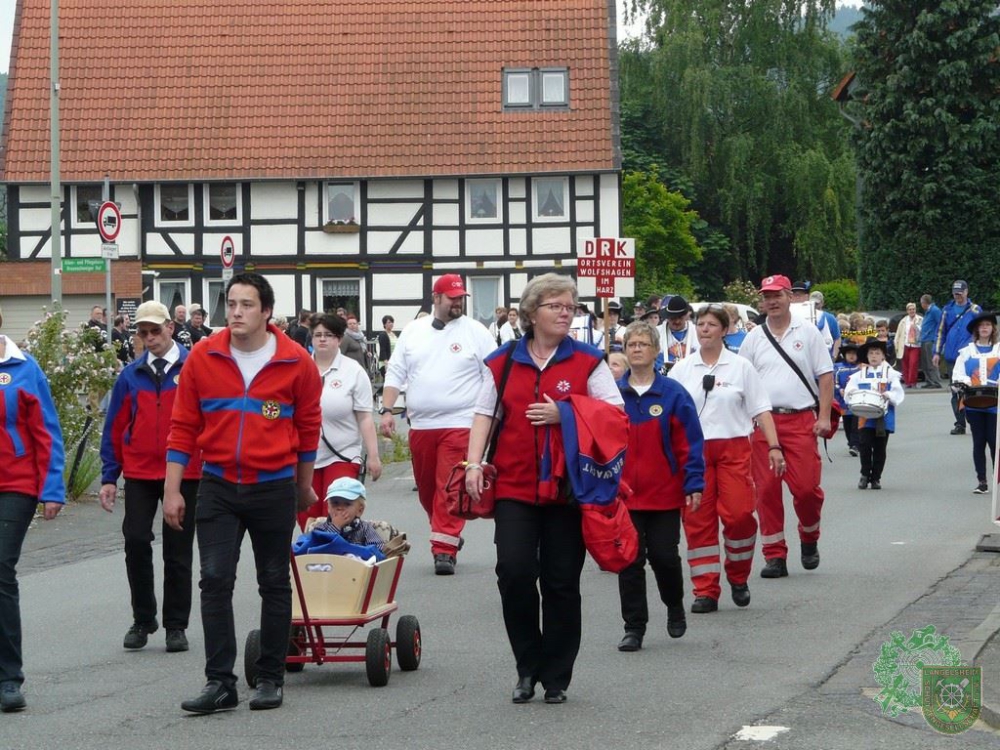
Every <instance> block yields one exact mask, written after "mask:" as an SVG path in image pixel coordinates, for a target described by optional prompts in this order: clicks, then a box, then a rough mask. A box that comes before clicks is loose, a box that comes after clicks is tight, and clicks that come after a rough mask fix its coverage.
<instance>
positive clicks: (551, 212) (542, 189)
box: [531, 177, 568, 221]
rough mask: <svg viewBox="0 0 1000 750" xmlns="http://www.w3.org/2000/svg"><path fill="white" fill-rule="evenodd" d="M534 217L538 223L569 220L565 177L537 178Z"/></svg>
mask: <svg viewBox="0 0 1000 750" xmlns="http://www.w3.org/2000/svg"><path fill="white" fill-rule="evenodd" d="M531 183H532V185H533V186H534V189H535V195H534V199H535V208H534V211H535V213H534V216H535V219H536V220H538V221H561V220H565V219H566V218H567V213H566V190H567V187H568V185H567V183H566V178H565V177H536V178H535V179H533V180H532V181H531Z"/></svg>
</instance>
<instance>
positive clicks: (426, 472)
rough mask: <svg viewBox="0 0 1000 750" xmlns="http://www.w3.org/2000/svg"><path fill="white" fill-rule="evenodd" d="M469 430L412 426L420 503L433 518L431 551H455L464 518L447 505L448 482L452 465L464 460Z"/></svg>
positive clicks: (413, 460) (452, 552)
mask: <svg viewBox="0 0 1000 750" xmlns="http://www.w3.org/2000/svg"><path fill="white" fill-rule="evenodd" d="M468 450H469V430H468V429H463V428H450V429H443V430H413V429H411V430H410V460H411V462H412V463H413V478H414V480H416V483H417V494H418V495H419V496H420V504H421V505H422V506H423V507H424V511H425V512H426V513H427V518H428V520H429V521H430V522H431V553H432V554H435V555H439V554H445V555H455V554H457V553H458V545H459V542H460V540H461V534H462V529H464V528H465V519H462V518H456V517H455V516H453V515H451V513H449V512H448V509H447V507H445V502H444V499H445V491H444V490H445V486H446V485H447V484H448V476H449V475H450V474H451V470H452V468H453V467H454V466H455V464H457V463H458V462H460V461H464V460H465V455H466V453H467V452H468Z"/></svg>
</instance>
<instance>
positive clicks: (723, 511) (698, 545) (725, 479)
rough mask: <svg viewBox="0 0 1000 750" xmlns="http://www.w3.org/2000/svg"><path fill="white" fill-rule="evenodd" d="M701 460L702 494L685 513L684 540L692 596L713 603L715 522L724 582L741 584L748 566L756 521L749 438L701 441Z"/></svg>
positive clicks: (716, 563)
mask: <svg viewBox="0 0 1000 750" xmlns="http://www.w3.org/2000/svg"><path fill="white" fill-rule="evenodd" d="M704 455H705V491H704V492H703V493H702V496H701V507H699V508H698V510H696V511H691V510H685V511H684V515H683V521H684V536H685V538H686V539H687V547H688V553H687V557H688V565H689V566H691V583H692V586H693V588H694V595H695V596H696V597H698V596H707V597H709V598H710V599H715V600H716V601H718V599H719V594H720V593H721V587H720V586H719V574H720V571H721V568H720V565H719V553H720V550H719V521H722V542H723V547H724V548H725V551H726V580H727V581H729V583H735V584H741V585H742V584H744V583H746V582H747V579H748V578H749V577H750V568H751V567H752V566H753V548H754V545H755V544H756V543H757V519H756V518H755V517H754V507H755V505H756V498H755V494H756V493H755V492H754V483H753V476H752V471H751V450H750V439H749V438H746V437H742V438H727V439H723V440H706V441H705V450H704Z"/></svg>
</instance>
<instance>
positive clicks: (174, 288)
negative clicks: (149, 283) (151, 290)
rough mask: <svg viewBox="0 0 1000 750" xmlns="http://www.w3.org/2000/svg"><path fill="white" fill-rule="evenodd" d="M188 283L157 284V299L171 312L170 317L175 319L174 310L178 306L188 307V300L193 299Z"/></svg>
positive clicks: (166, 282) (162, 282) (163, 282)
mask: <svg viewBox="0 0 1000 750" xmlns="http://www.w3.org/2000/svg"><path fill="white" fill-rule="evenodd" d="M188 283H189V282H188V281H186V280H184V281H158V282H156V298H157V299H158V300H160V302H162V303H163V304H164V305H166V307H167V309H168V310H169V311H170V317H171V318H173V317H174V309H175V308H176V307H177V305H185V306H186V305H187V300H189V299H191V293H190V291H189V290H188Z"/></svg>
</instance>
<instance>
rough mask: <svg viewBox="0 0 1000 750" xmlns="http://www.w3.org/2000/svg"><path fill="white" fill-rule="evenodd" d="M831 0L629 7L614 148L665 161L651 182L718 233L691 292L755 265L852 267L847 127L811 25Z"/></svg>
mask: <svg viewBox="0 0 1000 750" xmlns="http://www.w3.org/2000/svg"><path fill="white" fill-rule="evenodd" d="M833 5H834V3H833V0H803V1H802V2H799V1H798V0H796V1H795V2H792V1H791V0H755V1H754V2H752V3H734V2H731V1H730V0H633V1H632V2H631V9H632V11H633V12H640V11H641V12H646V13H648V24H647V30H648V34H647V38H646V39H645V40H644V41H640V42H630V43H627V44H625V45H623V46H622V49H621V51H620V56H619V57H620V68H621V95H622V130H623V156H624V159H625V164H626V166H627V167H628V166H633V165H634V166H635V167H637V168H641V169H648V165H649V164H652V163H654V162H655V163H658V164H661V165H664V166H663V167H662V168H661V170H660V174H659V176H660V178H661V179H663V180H664V181H665V182H666V183H667V184H668V185H669V186H670V187H672V188H674V189H679V190H681V191H682V192H683V193H684V195H686V196H687V197H689V198H690V199H691V200H692V204H693V206H694V208H695V209H696V210H697V211H698V213H699V215H700V216H701V217H702V219H703V220H704V221H705V226H704V228H703V231H704V232H706V233H708V232H712V231H714V232H719V233H721V235H723V236H724V238H725V240H726V242H724V243H718V242H715V243H713V246H714V247H715V251H714V252H713V253H712V254H711V256H712V257H711V259H710V260H706V262H705V264H704V266H710V268H709V269H706V270H707V271H709V272H708V273H707V274H705V276H704V277H702V276H701V274H699V273H697V272H695V271H694V270H693V269H692V271H691V276H692V278H693V279H695V283H696V285H697V286H698V287H699V289H700V290H701V289H704V290H705V291H709V293H710V294H713V293H714V292H715V291H716V290H718V291H721V287H722V286H723V285H724V284H725V283H727V282H729V281H732V280H734V279H740V278H756V277H759V276H761V275H763V274H765V273H767V272H777V271H782V272H785V273H790V274H794V275H804V276H809V277H811V278H823V277H837V276H844V275H848V274H853V272H854V256H853V246H854V209H853V205H854V171H853V165H852V162H851V160H850V159H849V158H845V152H846V151H847V139H846V129H847V127H848V125H847V123H846V122H845V121H844V120H843V119H842V118H841V117H840V116H839V114H838V112H837V109H836V105H835V104H834V102H833V101H832V100H831V99H830V97H829V92H830V91H831V90H832V89H833V87H834V86H835V85H836V83H837V82H838V80H839V79H840V78H841V77H842V75H843V73H844V70H845V63H844V61H843V57H842V52H841V44H840V42H839V40H838V39H837V38H836V37H835V36H834V35H832V34H829V33H827V32H826V31H825V28H824V25H825V23H826V21H827V20H828V18H829V16H830V14H831V13H832V11H833ZM704 239H705V238H703V237H701V236H699V240H702V241H703V243H704ZM706 246H707V245H705V244H703V247H706ZM706 255H708V253H707V252H706Z"/></svg>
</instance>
